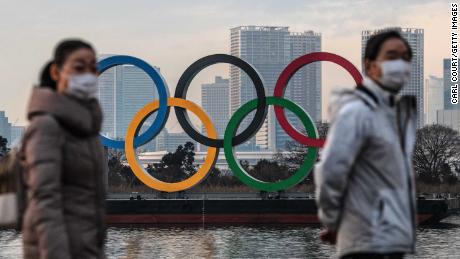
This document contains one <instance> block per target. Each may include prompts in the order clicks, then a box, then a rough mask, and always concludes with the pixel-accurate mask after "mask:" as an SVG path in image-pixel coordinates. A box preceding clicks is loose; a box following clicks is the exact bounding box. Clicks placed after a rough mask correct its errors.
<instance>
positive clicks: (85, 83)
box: [67, 73, 97, 98]
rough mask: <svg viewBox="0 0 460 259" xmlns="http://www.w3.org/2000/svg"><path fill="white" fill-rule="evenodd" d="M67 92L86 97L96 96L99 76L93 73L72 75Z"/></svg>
mask: <svg viewBox="0 0 460 259" xmlns="http://www.w3.org/2000/svg"><path fill="white" fill-rule="evenodd" d="M67 93H69V94H71V95H76V96H78V97H84V98H91V97H96V93H97V76H96V75H94V74H91V73H85V74H79V75H73V76H70V77H69V84H68V86H67Z"/></svg>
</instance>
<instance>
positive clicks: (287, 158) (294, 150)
mask: <svg viewBox="0 0 460 259" xmlns="http://www.w3.org/2000/svg"><path fill="white" fill-rule="evenodd" d="M316 126H317V127H316V128H317V130H318V136H319V138H326V136H327V133H328V131H329V123H327V122H317V123H316ZM303 133H304V134H306V132H305V131H304V132H303ZM307 152H308V147H307V146H305V145H303V144H300V143H299V142H297V141H295V140H293V141H288V142H287V143H286V150H285V151H284V152H279V153H278V154H276V155H275V160H276V161H277V162H278V163H279V164H280V165H284V166H285V167H287V169H288V170H289V172H291V173H292V172H294V171H296V170H297V169H299V167H300V166H301V165H302V164H303V162H304V161H305V157H306V155H307ZM312 177H313V174H309V176H308V179H312Z"/></svg>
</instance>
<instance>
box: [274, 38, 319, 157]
mask: <svg viewBox="0 0 460 259" xmlns="http://www.w3.org/2000/svg"><path fill="white" fill-rule="evenodd" d="M288 49H289V54H288V56H289V59H290V60H289V61H291V60H294V59H296V58H298V57H300V56H302V55H305V54H306V53H311V52H318V51H321V34H319V33H315V32H313V31H306V32H301V33H291V34H290V35H289V48H288ZM285 96H286V97H287V98H289V100H291V101H293V102H294V103H296V104H298V105H300V106H301V107H302V108H303V109H304V110H305V111H307V112H308V114H309V115H310V117H311V119H312V120H313V121H314V122H319V121H321V62H314V63H311V64H308V65H306V66H304V67H303V68H301V69H300V70H299V71H297V72H296V73H295V74H294V76H293V77H292V78H291V79H290V80H289V85H288V87H287V89H286V91H285ZM285 113H286V117H287V119H288V121H289V122H291V124H293V125H294V127H295V128H296V129H297V130H299V131H305V129H304V126H303V125H302V123H301V122H300V120H299V118H297V116H296V115H295V114H294V113H292V112H290V111H288V110H287V109H285ZM291 140H292V139H291V137H289V136H288V135H287V134H286V132H285V131H284V130H283V129H282V128H281V126H280V125H279V124H278V123H276V147H277V149H283V148H284V147H285V143H286V142H287V141H291Z"/></svg>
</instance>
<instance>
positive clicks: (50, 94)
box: [27, 87, 102, 135]
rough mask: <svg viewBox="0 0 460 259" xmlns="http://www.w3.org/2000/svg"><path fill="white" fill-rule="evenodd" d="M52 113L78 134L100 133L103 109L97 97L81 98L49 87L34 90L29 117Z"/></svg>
mask: <svg viewBox="0 0 460 259" xmlns="http://www.w3.org/2000/svg"><path fill="white" fill-rule="evenodd" d="M39 114H51V115H52V116H54V117H55V118H56V119H57V120H58V121H59V123H61V124H63V125H64V126H65V128H66V129H68V130H70V131H71V132H73V133H76V134H78V135H95V134H98V133H99V131H100V129H101V124H102V111H101V108H100V105H99V102H98V100H97V99H94V98H93V99H81V98H77V97H74V96H69V95H66V94H59V93H57V92H55V91H52V90H51V89H48V88H39V87H35V88H34V89H33V90H32V95H31V97H30V101H29V106H28V110H27V118H28V119H29V120H31V119H32V118H33V117H34V116H36V115H39Z"/></svg>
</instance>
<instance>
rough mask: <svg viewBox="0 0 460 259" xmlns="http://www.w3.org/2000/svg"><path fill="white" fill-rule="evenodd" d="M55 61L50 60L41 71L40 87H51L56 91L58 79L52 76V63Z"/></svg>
mask: <svg viewBox="0 0 460 259" xmlns="http://www.w3.org/2000/svg"><path fill="white" fill-rule="evenodd" d="M53 63H54V61H52V60H51V61H48V63H46V65H45V66H44V67H43V69H42V72H41V73H40V84H39V86H40V87H45V88H50V89H52V90H54V91H56V88H57V86H56V81H54V80H53V78H51V65H53Z"/></svg>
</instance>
